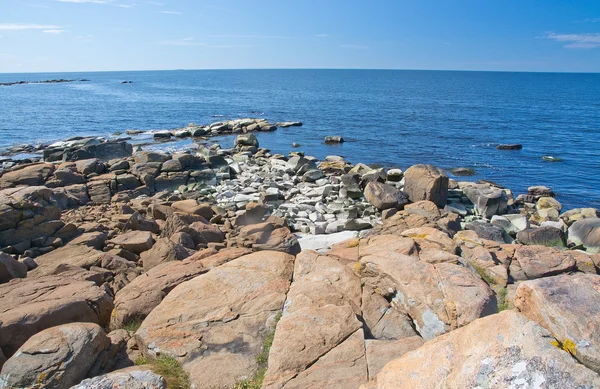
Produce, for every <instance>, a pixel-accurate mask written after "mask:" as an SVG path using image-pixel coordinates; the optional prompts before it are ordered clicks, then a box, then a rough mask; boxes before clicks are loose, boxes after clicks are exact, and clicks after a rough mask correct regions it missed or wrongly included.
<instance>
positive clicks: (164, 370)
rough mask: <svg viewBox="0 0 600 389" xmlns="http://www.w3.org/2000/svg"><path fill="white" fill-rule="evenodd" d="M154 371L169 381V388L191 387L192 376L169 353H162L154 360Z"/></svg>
mask: <svg viewBox="0 0 600 389" xmlns="http://www.w3.org/2000/svg"><path fill="white" fill-rule="evenodd" d="M151 364H152V371H154V372H155V373H156V374H158V375H161V376H162V377H163V378H164V379H165V381H167V388H168V389H189V388H190V376H189V374H188V373H187V372H186V371H185V370H183V368H182V367H181V365H180V364H179V362H177V360H176V359H175V358H173V357H171V356H169V355H161V356H159V357H158V358H156V359H155V360H154V361H152V363H151Z"/></svg>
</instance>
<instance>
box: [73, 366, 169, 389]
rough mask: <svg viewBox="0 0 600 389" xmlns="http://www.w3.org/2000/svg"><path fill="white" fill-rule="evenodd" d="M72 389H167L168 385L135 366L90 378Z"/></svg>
mask: <svg viewBox="0 0 600 389" xmlns="http://www.w3.org/2000/svg"><path fill="white" fill-rule="evenodd" d="M71 389H167V383H166V381H165V379H164V378H162V377H161V376H159V375H158V374H155V373H153V372H152V371H151V370H149V369H148V368H144V366H135V367H130V368H127V369H122V370H117V371H114V372H112V373H108V374H105V375H101V376H97V377H94V378H88V379H87V380H83V381H81V382H80V383H79V384H78V385H75V386H73V387H72V388H71Z"/></svg>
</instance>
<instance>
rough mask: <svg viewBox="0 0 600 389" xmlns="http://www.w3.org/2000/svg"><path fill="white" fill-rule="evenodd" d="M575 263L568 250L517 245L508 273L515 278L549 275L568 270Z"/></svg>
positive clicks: (573, 266) (533, 277)
mask: <svg viewBox="0 0 600 389" xmlns="http://www.w3.org/2000/svg"><path fill="white" fill-rule="evenodd" d="M575 264H576V262H575V259H574V258H573V256H572V255H570V254H569V252H568V251H561V250H558V249H555V248H552V247H546V246H519V247H518V248H517V249H516V250H515V255H514V258H513V260H512V262H511V263H510V275H511V277H513V278H514V279H515V280H528V279H535V278H541V277H549V276H553V275H556V274H560V273H564V272H568V271H570V270H572V269H573V268H575Z"/></svg>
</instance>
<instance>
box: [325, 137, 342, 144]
mask: <svg viewBox="0 0 600 389" xmlns="http://www.w3.org/2000/svg"><path fill="white" fill-rule="evenodd" d="M325 143H344V138H342V137H341V136H326V137H325Z"/></svg>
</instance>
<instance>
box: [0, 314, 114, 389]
mask: <svg viewBox="0 0 600 389" xmlns="http://www.w3.org/2000/svg"><path fill="white" fill-rule="evenodd" d="M109 345H110V341H109V340H108V338H107V337H106V334H105V333H104V331H102V329H101V328H100V327H99V326H98V325H97V324H93V323H73V324H64V325H61V326H58V327H53V328H48V329H46V330H44V331H41V332H39V333H37V334H35V335H34V336H32V337H31V338H29V340H27V342H25V344H24V345H23V346H21V348H19V350H18V351H17V352H16V353H15V355H14V356H12V357H11V358H9V359H8V360H7V361H6V363H5V364H4V366H3V367H2V373H1V374H0V382H2V383H3V384H4V385H6V386H7V387H10V388H17V387H19V388H25V387H27V388H34V387H35V388H37V387H39V388H57V389H60V388H70V387H71V386H72V385H75V384H77V383H79V382H80V381H81V380H82V379H84V378H85V377H86V375H87V372H88V371H89V370H90V368H91V367H92V365H93V363H94V361H95V360H96V358H97V357H98V355H99V354H100V353H101V352H102V351H103V350H104V349H106V348H107V347H108V346H109Z"/></svg>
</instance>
